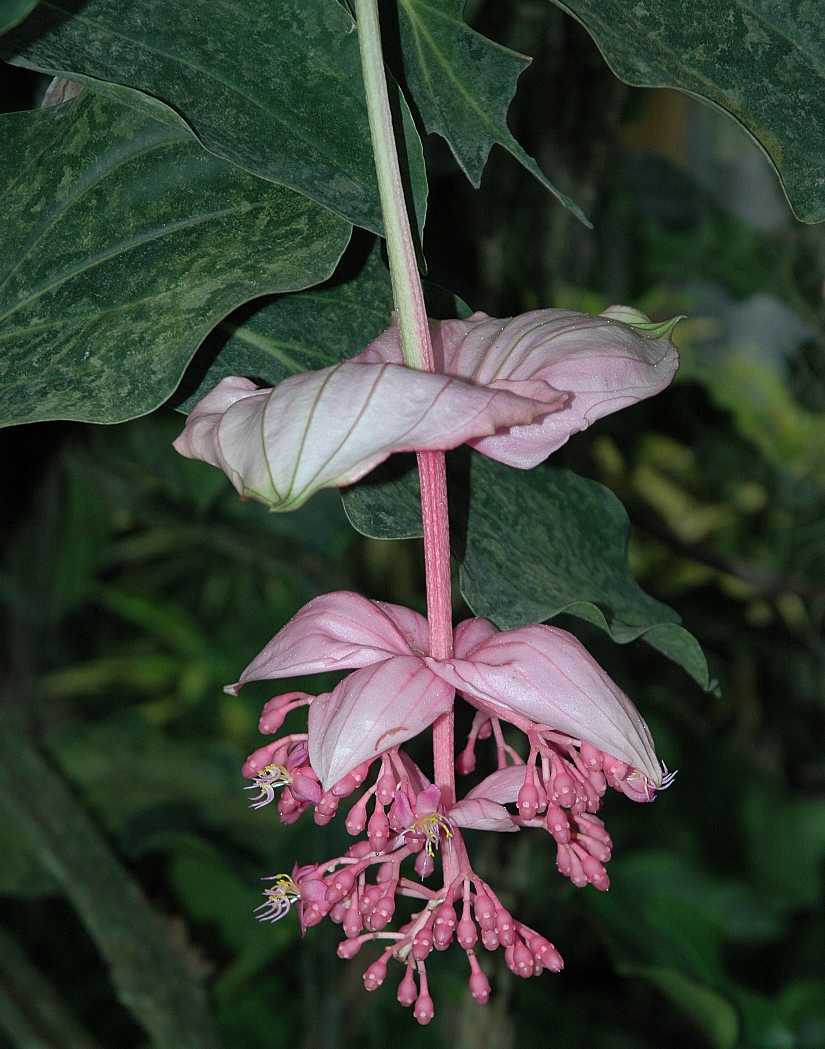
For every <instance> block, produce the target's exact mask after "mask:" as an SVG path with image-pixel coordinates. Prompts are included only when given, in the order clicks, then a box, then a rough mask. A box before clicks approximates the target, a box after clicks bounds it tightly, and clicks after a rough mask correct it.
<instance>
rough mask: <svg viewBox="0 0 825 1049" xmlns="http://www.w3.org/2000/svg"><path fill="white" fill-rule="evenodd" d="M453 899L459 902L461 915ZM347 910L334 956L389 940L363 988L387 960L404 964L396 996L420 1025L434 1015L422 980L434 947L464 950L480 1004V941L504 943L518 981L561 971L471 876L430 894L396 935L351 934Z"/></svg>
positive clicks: (530, 932) (379, 978) (550, 952)
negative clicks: (370, 942)
mask: <svg viewBox="0 0 825 1049" xmlns="http://www.w3.org/2000/svg"><path fill="white" fill-rule="evenodd" d="M379 877H380V874H379ZM420 892H421V891H420ZM421 895H423V892H421ZM457 903H460V905H461V915H460V916H459V913H458V912H457V909H456V904H457ZM351 905H352V904H351ZM336 906H338V904H336ZM346 913H348V912H345V914H344V917H343V919H342V920H341V923H342V924H343V927H344V934H345V935H346V937H347V939H345V940H343V941H342V942H341V943H340V944H339V945H338V956H339V957H340V958H345V959H351V958H354V957H355V956H356V955H357V954H358V951H359V950H360V949H361V946H362V945H363V944H364V943H365V942H368V941H371V940H377V939H388V940H390V941H392V943H390V945H389V946H388V947H386V948H385V949H384V951H383V952H382V954H381V956H380V957H379V958H378V959H377V960H376V961H374V962H373V963H372V964H371V965H368V966H367V968H366V969H365V970H364V972H363V982H364V987H365V989H366V990H367V991H374V990H377V989H378V988H379V987H380V986H381V985H382V984H383V983H384V981H385V979H386V973H387V965H388V963H389V961H390V959H392V958H396V959H397V960H398V961H400V962H402V963H403V964H405V966H406V968H405V971H404V975H403V977H402V979H401V982H400V984H399V986H398V992H397V996H396V997H397V1000H398V1002H399V1003H400V1004H401V1005H403V1006H406V1007H409V1006H415V1008H414V1010H413V1012H414V1015H415V1018H416V1020H417V1021H418V1022H419V1023H420V1024H428V1023H429V1022H430V1020H432V1018H433V1015H435V1006H433V1003H432V998H431V997H430V994H429V989H428V984H427V968H426V962H427V958H428V957H429V955H430V954H431V952H432V951H433V950H446V949H447V948H448V947H449V946H451V944H452V943H453V941H457V942H458V944H459V946H460V947H461V948H462V949H463V950H464V951H465V954H466V956H467V962H468V965H469V969H470V975H469V981H468V985H469V991H470V994H471V996H472V998H473V999H474V1001H477V1002H478V1003H479V1004H480V1005H486V1004H487V1002H488V1001H489V999H490V994H491V992H492V988H491V985H490V982H489V980H488V979H487V977H486V975H485V972H484V970H483V969H482V967H481V964H480V963H479V958H478V948H479V946H480V945H481V946H482V947H484V948H485V949H486V950H490V951H492V950H496V949H498V948H499V947H503V948H504V957H505V962H506V964H507V967H508V968H509V969H510V971H511V972H513V973H514V975H515V976H517V977H521V978H522V979H528V978H529V977H534V976H540V975H541V973H542V972H544V971H545V970H547V971H550V972H560V971H562V969H563V968H564V961H563V959H562V956H560V955H559V954H558V951H557V950H556V948H555V947H554V946H553V944H552V943H550V942H549V940H547V939H545V937H543V936H541V935H540V934H538V933H536V932H535V930H534V929H532V928H530V927H529V926H527V925H525V924H524V923H523V922H520V921H516V920H515V919H514V918H513V917H512V916H511V915H510V913H509V912H508V911H507V908H506V907H504V906H503V905H502V903H501V901H500V900H499V898H498V897H496V896H495V894H494V893H493V891H492V890H491V889H490V886H489V885H488V884H486V882H484V881H482V880H481V879H480V878H478V877H475V876H474V875H472V874H469V875H466V876H464V875H463V876H462V877H460V878H459V879H457V881H456V882H454V883H453V885H452V886H450V889H449V890H447V891H446V892H445V893H444V894H438V893H430V894H429V901H428V902H427V904H426V906H425V907H423V908H422V909H421V911H419V912H417V913H415V914H414V915H413V916H411V917H410V919H409V920H408V921H407V922H406V923H404V924H403V925H401V927H400V928H399V930H398V933H389V934H383V935H382V934H381V933H380V932H379V933H378V934H376V933H372V934H371V933H367V934H356V935H355V936H354V937H351V935H350V932H348V929H347V925H346ZM374 913H375V912H374ZM330 917H331V918H333V920H337V919H338V918H339V916H338V915H336V914H335V907H333V909H332V911H331V912H330ZM381 920H382V921H383V915H382V918H381ZM367 921H368V919H367ZM416 976H418V985H417V983H416Z"/></svg>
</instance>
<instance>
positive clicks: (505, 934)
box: [496, 907, 516, 947]
mask: <svg viewBox="0 0 825 1049" xmlns="http://www.w3.org/2000/svg"><path fill="white" fill-rule="evenodd" d="M496 934H497V935H498V939H499V943H501V944H502V946H504V947H510V946H511V945H512V944H514V943H515V942H516V926H515V922H514V921H513V916H512V915H511V914H510V912H509V911H507V910H505V909H504V908H503V907H500V908H499V909H498V910H497V911H496Z"/></svg>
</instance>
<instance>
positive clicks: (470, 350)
mask: <svg viewBox="0 0 825 1049" xmlns="http://www.w3.org/2000/svg"><path fill="white" fill-rule="evenodd" d="M430 331H431V336H432V340H433V350H434V354H435V358H436V367H437V368H438V369H443V371H444V372H445V373H446V374H449V375H455V376H459V377H461V378H463V379H466V380H468V381H469V382H473V383H477V384H479V385H482V386H486V387H487V388H489V389H507V390H510V391H512V392H514V393H516V392H518V390H519V388H520V387H522V386H524V387H525V389H526V388H527V387H528V386H529V385H530V384H533V383H536V382H544V383H547V384H548V385H549V386H550V387H552V388H554V389H556V390H561V391H564V392H566V393H568V394H569V395H570V396H569V400H568V401H567V403H566V404H565V405H564V407H563V408H562V409H561V410H560V411H557V412H553V413H551V414H548V415H545V416H543V417H542V418H541V419H540V420H538V421H536V422H532V423H527V424H514V425H513V426H511V427H510V428H508V429H507V430H504V431H502V432H499V433H496V434H494V435H490V436H479V437H474V438H471V439H470V440H469V441H468V443H469V444H471V445H472V446H473V447H474V448H475V449H476V450H477V451H479V452H481V453H482V454H484V455H487V456H489V457H490V458H491V459H498V460H499V461H501V462H504V463H507V464H508V465H510V466H516V467H519V468H522V469H528V468H530V467H533V466H535V465H536V464H537V463H539V462H541V461H542V460H543V459H546V458H547V456H548V455H550V454H551V453H552V452H554V451H556V450H557V449H558V448H560V447H561V446H562V445H563V444H564V443H565V442H566V441H567V440H568V439H569V438H570V437H571V436H572V435H573V434H574V433H578V432H579V431H581V430H584V429H586V427H588V426H589V425H590V424H591V423H593V422H595V421H596V420H597V419H600V418H602V417H603V416H605V415H609V414H610V413H612V412H615V411H618V410H620V409H621V408H625V407H628V406H630V405H633V404H635V403H637V402H638V401H640V400H643V399H644V398H646V397H651V396H653V395H654V394H656V393H659V392H660V391H661V390H663V389H664V388H665V387H666V386H667V385H668V384H669V383H670V382H671V380H672V379H673V376H674V374H675V372H676V367H677V365H678V355H677V353H676V350H675V348H674V346H673V344H672V343H671V342H670V339H669V338H658V339H657V338H651V337H650V336H649V335H646V334H642V333H641V332H639V331H637V330H636V329H634V328H633V327H632V326H631V325H629V324H624V323H620V322H619V321H617V320H614V319H612V318H611V317H609V316H604V315H600V316H591V315H589V314H583V313H574V312H572V311H570V310H553V309H547V310H533V311H531V312H530V313H525V314H522V315H520V316H518V317H514V318H508V319H504V320H497V319H495V318H493V317H488V316H486V314H483V313H476V314H473V316H472V317H470V318H469V319H467V320H448V321H431V322H430ZM354 360H355V361H359V362H364V363H376V362H378V361H392V362H396V363H400V361H401V349H400V342H399V335H398V328H397V327H394V326H393V327H390V328H388V329H387V330H386V331H385V332H383V333H382V334H381V335H380V336H379V337H378V338H377V339H375V340H374V341H373V342H372V343H370V345H369V346H368V347H367V348H366V349H365V350H364V351H363V352H362V353H361V354H359V355H358V356H357V357H355V358H354Z"/></svg>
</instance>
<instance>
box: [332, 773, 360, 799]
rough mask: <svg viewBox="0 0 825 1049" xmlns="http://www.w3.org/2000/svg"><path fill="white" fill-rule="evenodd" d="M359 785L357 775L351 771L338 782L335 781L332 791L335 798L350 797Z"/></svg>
mask: <svg viewBox="0 0 825 1049" xmlns="http://www.w3.org/2000/svg"><path fill="white" fill-rule="evenodd" d="M357 786H358V784H357V783H356V782H355V776H353V774H352V773H351V772H350V773H348V774H347V775H346V776H344V777H343V779H339V780H338V782H337V783H333V785H332V790H331V791H330V793H331V794H332V796H333V797H335V798H348V797H349V796H350V794H352V792H353V791H354V790H355V789H356V787H357Z"/></svg>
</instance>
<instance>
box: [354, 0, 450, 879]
mask: <svg viewBox="0 0 825 1049" xmlns="http://www.w3.org/2000/svg"><path fill="white" fill-rule="evenodd" d="M355 13H356V17H357V19H358V42H359V47H360V49H361V67H362V69H363V72H364V87H365V90H366V95H367V112H368V114H369V122H370V134H371V136H372V147H373V152H374V154H375V171H376V174H377V176H378V190H379V194H380V197H381V211H382V213H383V216H384V229H385V232H386V238H387V254H388V256H389V262H390V276H391V278H392V289H393V298H394V300H395V305H396V309H397V310H398V324H399V328H400V333H401V352H402V354H403V356H404V363H405V364H406V365H407V367H409V368H419V369H421V370H422V371H429V372H434V371H435V370H436V368H435V360H434V357H433V349H432V342H431V339H430V326H429V321H428V319H427V308H426V305H425V303H424V291H423V288H422V287H421V277H420V275H419V273H418V262H417V259H416V255H415V247H414V244H413V238H412V231H411V229H410V221H409V216H408V214H407V205H406V200H405V198H404V187H403V184H402V182H401V171H400V168H399V164H398V152H397V148H396V141H395V132H394V130H393V126H392V114H391V112H390V103H389V98H388V96H387V77H386V73H385V71H384V58H383V54H382V49H381V27H380V23H379V20H378V5H377V2H376V0H356V2H355ZM418 474H419V478H420V480H421V522H422V525H423V530H424V568H425V575H426V580H427V618H428V620H429V624H430V653H431V654H432V655H433V656H434V657H435V658H436V659H449V657H450V656H451V655H452V654H453V621H452V583H451V578H450V525H449V516H448V513H447V478H446V470H445V463H444V453H443V452H419V453H418ZM453 734H454V715H453V713H452V711H450V712H449V713H448V714H442V716H441V717H440V718H439V719H438V720H437V721H436V723H435V724H434V725H433V766H434V771H433V776H434V779H435V782H436V783H437V784H438V786H439V787H440V788H441V796H442V799H443V801H444V803H445V804H446V805H448V806H449V805H452V804H453V803H454V802H455V748H454V742H453ZM462 856H463V847H462V844H461V839H460V835H459V834H458V832H457V831H456V833H455V838H454V840H453V845H452V847H450V848H446V849H445V851H444V860H443V866H444V881H445V884H450V883H452V881H453V880H454V879H455V878H456V877H457V876H458V873H459V870H460V868H461V863H462Z"/></svg>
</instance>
